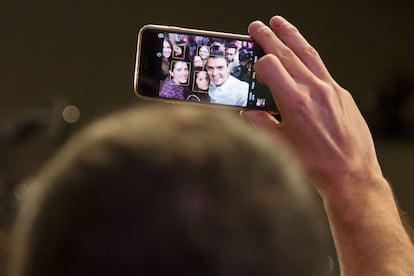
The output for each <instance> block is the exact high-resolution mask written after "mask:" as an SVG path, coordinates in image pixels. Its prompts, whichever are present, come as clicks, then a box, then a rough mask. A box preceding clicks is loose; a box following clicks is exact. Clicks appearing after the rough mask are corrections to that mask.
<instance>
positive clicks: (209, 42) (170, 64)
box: [159, 33, 253, 105]
mask: <svg viewBox="0 0 414 276" xmlns="http://www.w3.org/2000/svg"><path fill="white" fill-rule="evenodd" d="M212 55H218V56H220V57H221V56H222V57H224V58H225V60H226V62H227V66H228V68H229V70H230V75H231V76H233V77H235V78H237V79H238V80H239V81H242V82H245V87H246V89H244V90H246V91H245V94H244V95H243V98H246V99H245V100H246V101H247V90H248V84H247V83H248V81H249V80H250V76H251V69H252V62H253V43H252V42H247V41H240V40H231V39H218V38H210V37H205V36H193V35H184V34H175V33H166V34H164V41H163V47H162V63H161V71H162V73H161V79H160V82H161V85H160V92H159V95H160V97H164V98H171V99H180V100H189V101H203V102H209V101H212V99H210V96H209V87H210V85H211V83H210V79H211V77H210V76H209V74H208V72H207V66H206V64H207V60H208V58H209V57H210V56H212ZM229 104H232V103H230V102H229ZM243 105H245V104H243Z"/></svg>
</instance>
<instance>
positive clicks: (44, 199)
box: [11, 105, 332, 276]
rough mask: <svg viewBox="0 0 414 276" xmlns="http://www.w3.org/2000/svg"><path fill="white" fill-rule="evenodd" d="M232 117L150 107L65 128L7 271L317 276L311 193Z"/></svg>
mask: <svg viewBox="0 0 414 276" xmlns="http://www.w3.org/2000/svg"><path fill="white" fill-rule="evenodd" d="M236 116H237V114H234V113H232V112H226V111H223V112H219V111H217V110H210V109H208V108H200V109H195V108H191V107H185V106H182V105H179V106H178V105H177V106H175V105H171V106H168V105H165V106H162V107H161V106H155V105H154V106H153V105H150V106H149V107H146V108H140V109H129V110H127V111H123V112H120V113H118V114H116V115H111V116H109V117H107V118H105V119H101V120H100V121H98V122H96V123H94V124H92V125H91V126H89V127H87V128H86V129H85V130H83V131H81V132H80V133H78V134H77V135H75V137H73V138H72V139H70V141H69V142H68V143H67V144H66V145H65V146H64V147H63V149H62V150H61V151H60V152H59V153H58V154H57V155H56V157H55V158H54V159H53V160H51V162H50V163H49V164H47V166H46V167H45V168H44V169H43V170H41V172H40V174H39V175H38V177H36V178H35V180H34V181H32V182H31V183H30V184H28V186H27V188H26V193H25V196H24V197H23V209H22V213H21V214H20V215H19V218H18V220H17V224H16V229H15V230H16V232H15V242H16V243H15V246H14V254H12V274H11V276H22V275H25V276H34V275H219V276H220V275H292V276H293V275H318V276H320V275H327V272H328V255H329V254H332V251H330V247H331V245H332V244H331V238H330V234H329V230H328V227H327V224H326V219H325V216H324V213H323V210H322V206H321V204H320V201H319V200H318V198H317V195H316V193H315V191H313V190H312V188H310V186H309V185H307V183H306V181H305V179H304V178H303V176H302V174H301V173H300V170H299V169H298V168H297V166H296V165H295V160H294V159H292V157H291V155H290V154H289V152H288V151H287V150H286V149H285V148H284V147H282V146H278V145H277V144H276V145H275V142H274V141H271V140H270V138H269V137H267V136H265V135H263V134H261V133H260V132H258V131H253V129H252V127H251V126H249V125H247V124H246V123H245V122H243V121H242V120H241V119H240V118H238V117H237V118H236Z"/></svg>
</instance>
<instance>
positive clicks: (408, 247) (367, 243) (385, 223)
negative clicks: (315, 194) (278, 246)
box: [322, 177, 414, 276]
mask: <svg viewBox="0 0 414 276" xmlns="http://www.w3.org/2000/svg"><path fill="white" fill-rule="evenodd" d="M354 181H356V182H358V183H342V185H340V186H341V187H344V188H343V189H342V190H341V191H337V192H336V193H334V192H333V191H332V192H328V193H325V194H323V195H322V197H323V199H324V204H325V208H326V211H327V214H328V218H329V222H330V226H331V229H332V233H333V237H334V240H335V246H336V247H337V254H338V259H339V262H340V266H341V272H342V275H344V276H346V275H414V247H413V244H412V242H411V240H410V238H409V235H408V234H407V231H406V230H405V228H404V225H403V223H402V221H401V218H400V215H399V210H398V206H397V204H396V201H395V200H394V196H393V193H392V190H391V187H390V186H389V184H388V183H387V181H386V180H385V179H384V178H382V177H374V178H370V179H365V180H363V182H361V180H354Z"/></svg>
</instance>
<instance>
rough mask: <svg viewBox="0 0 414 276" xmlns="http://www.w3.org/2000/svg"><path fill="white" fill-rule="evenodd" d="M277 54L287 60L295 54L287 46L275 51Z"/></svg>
mask: <svg viewBox="0 0 414 276" xmlns="http://www.w3.org/2000/svg"><path fill="white" fill-rule="evenodd" d="M277 56H278V57H279V58H280V59H282V60H288V59H291V58H293V57H294V56H295V54H294V53H293V51H292V50H290V49H288V48H284V49H279V50H278V52H277Z"/></svg>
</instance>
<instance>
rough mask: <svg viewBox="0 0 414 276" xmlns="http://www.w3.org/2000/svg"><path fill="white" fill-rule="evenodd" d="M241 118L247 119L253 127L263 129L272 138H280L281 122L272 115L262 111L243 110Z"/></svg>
mask: <svg viewBox="0 0 414 276" xmlns="http://www.w3.org/2000/svg"><path fill="white" fill-rule="evenodd" d="M240 116H241V117H242V118H245V119H247V120H248V121H249V122H250V123H251V124H252V125H253V126H255V127H257V128H259V129H262V130H263V131H265V132H267V133H268V134H270V135H271V136H278V137H279V136H280V135H281V133H280V122H279V121H278V120H276V118H274V117H273V116H272V115H271V114H269V113H268V112H266V111H260V110H242V111H240Z"/></svg>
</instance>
